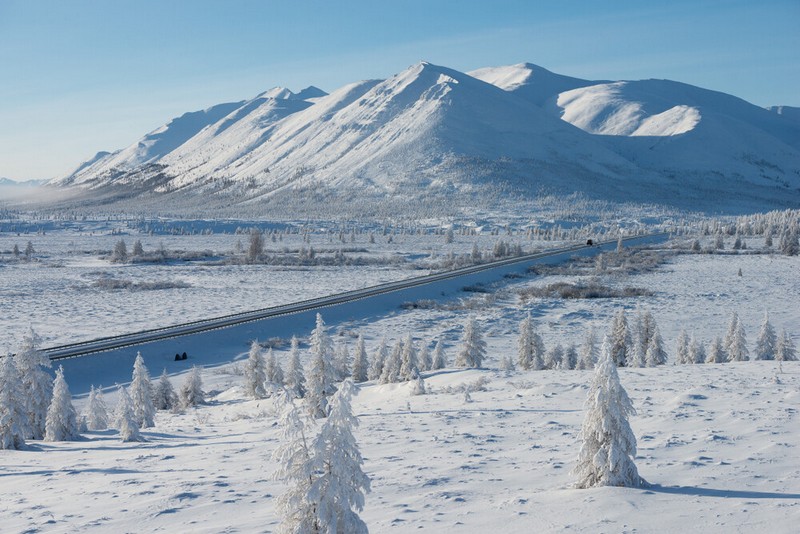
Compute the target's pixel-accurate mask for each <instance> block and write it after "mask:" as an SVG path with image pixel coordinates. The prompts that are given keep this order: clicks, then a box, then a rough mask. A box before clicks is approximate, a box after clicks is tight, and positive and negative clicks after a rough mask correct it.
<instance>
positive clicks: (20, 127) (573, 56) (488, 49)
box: [0, 0, 800, 180]
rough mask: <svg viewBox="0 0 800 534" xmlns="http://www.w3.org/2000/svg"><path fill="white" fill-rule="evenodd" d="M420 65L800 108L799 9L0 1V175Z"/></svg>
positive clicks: (694, 3) (487, 2) (49, 166)
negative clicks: (688, 91)
mask: <svg viewBox="0 0 800 534" xmlns="http://www.w3.org/2000/svg"><path fill="white" fill-rule="evenodd" d="M423 59H424V60H427V61H430V62H432V63H436V64H440V65H445V66H448V67H451V68H454V69H457V70H462V71H467V70H471V69H475V68H479V67H484V66H497V65H508V64H513V63H520V62H525V61H527V62H531V63H536V64H538V65H541V66H543V67H545V68H547V69H550V70H552V71H554V72H558V73H560V74H567V75H571V76H575V77H579V78H589V79H615V80H616V79H642V78H668V79H673V80H678V81H682V82H686V83H690V84H693V85H699V86H701V87H706V88H709V89H715V90H719V91H724V92H726V93H730V94H733V95H736V96H739V97H741V98H744V99H745V100H748V101H750V102H752V103H754V104H757V105H761V106H768V105H778V104H782V105H793V106H800V0H758V1H756V0H747V1H736V0H730V1H724V0H718V1H713V0H712V1H704V0H670V1H665V2H649V1H646V0H636V1H628V0H614V1H611V2H598V1H595V0H587V1H574V0H547V1H538V0H508V1H506V0H477V1H473V0H453V1H444V0H393V1H384V0H353V1H349V0H338V1H337V0H313V1H311V0H281V1H272V0H261V1H255V0H252V1H245V0H218V1H210V0H185V1H180V0H130V1H122V0H94V1H90V0H70V1H64V0H52V1H40V0H0V177H3V176H5V177H8V178H12V179H17V180H23V179H34V178H36V179H41V178H50V177H54V176H57V175H62V174H65V173H66V172H67V171H69V170H70V169H71V168H73V167H74V166H76V165H77V164H78V163H80V162H81V161H83V160H85V159H88V158H89V157H91V156H92V155H94V153H95V152H97V151H100V150H109V151H110V150H116V149H119V148H122V147H124V146H127V145H129V144H131V143H133V142H134V141H136V140H137V139H138V138H139V137H141V136H142V135H143V134H145V133H147V132H148V131H150V130H153V129H155V128H157V127H158V126H160V125H162V124H164V123H166V122H167V121H168V120H169V119H170V118H172V117H174V116H178V115H181V114H182V113H184V112H186V111H193V110H197V109H203V108H206V107H208V106H211V105H214V104H218V103H221V102H230V101H238V100H244V99H246V98H250V97H253V96H255V95H256V94H258V93H260V92H261V91H264V90H266V89H268V88H270V87H273V86H276V85H280V86H286V87H288V88H290V89H292V90H295V91H296V90H299V89H301V88H303V87H305V86H308V85H316V86H318V87H320V88H322V89H325V90H326V91H332V90H334V89H336V88H337V87H340V86H342V85H344V84H345V83H349V82H352V81H357V80H361V79H367V78H385V77H387V76H390V75H392V74H394V73H397V72H399V71H401V70H403V69H404V68H406V67H407V66H409V65H411V64H413V63H416V62H417V61H419V60H423Z"/></svg>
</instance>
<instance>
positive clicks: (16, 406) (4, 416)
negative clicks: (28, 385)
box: [0, 356, 29, 449]
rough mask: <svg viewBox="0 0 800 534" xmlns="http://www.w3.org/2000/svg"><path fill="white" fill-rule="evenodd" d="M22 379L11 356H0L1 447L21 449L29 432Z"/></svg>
mask: <svg viewBox="0 0 800 534" xmlns="http://www.w3.org/2000/svg"><path fill="white" fill-rule="evenodd" d="M24 398H25V397H24V395H23V393H22V381H21V380H20V376H19V372H18V371H17V367H16V365H14V360H13V359H12V358H11V356H5V357H3V358H0V449H21V448H22V447H24V446H25V435H26V434H27V433H28V432H29V429H28V415H27V413H26V410H25V403H24Z"/></svg>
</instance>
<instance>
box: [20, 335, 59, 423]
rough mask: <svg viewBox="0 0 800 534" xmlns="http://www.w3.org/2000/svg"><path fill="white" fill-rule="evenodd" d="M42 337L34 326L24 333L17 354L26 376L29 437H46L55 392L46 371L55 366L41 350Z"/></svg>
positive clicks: (24, 378)
mask: <svg viewBox="0 0 800 534" xmlns="http://www.w3.org/2000/svg"><path fill="white" fill-rule="evenodd" d="M41 341H42V338H40V337H39V336H38V335H37V334H36V332H34V331H33V328H31V329H30V331H29V332H28V333H27V334H26V335H24V336H23V338H22V346H21V347H20V349H19V350H18V351H17V354H16V355H15V356H14V364H15V365H16V367H17V371H18V372H19V376H20V378H21V379H22V391H23V399H24V403H25V414H26V416H27V420H28V426H27V429H26V430H27V435H26V436H25V437H26V438H32V439H42V438H44V433H45V420H46V418H47V408H48V407H49V406H50V399H51V398H52V395H53V378H52V377H51V376H50V373H48V372H47V371H45V369H48V368H50V367H52V364H51V363H50V359H49V358H48V357H47V356H46V355H45V354H44V353H43V352H42V351H40V350H39V345H40V344H41Z"/></svg>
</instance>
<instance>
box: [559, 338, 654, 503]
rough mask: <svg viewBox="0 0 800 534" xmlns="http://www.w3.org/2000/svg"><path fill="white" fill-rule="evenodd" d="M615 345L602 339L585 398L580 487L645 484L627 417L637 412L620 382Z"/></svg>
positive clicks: (578, 474)
mask: <svg viewBox="0 0 800 534" xmlns="http://www.w3.org/2000/svg"><path fill="white" fill-rule="evenodd" d="M612 348H613V345H612V344H611V342H610V341H609V340H608V339H605V340H603V346H602V348H601V354H600V360H599V361H598V363H597V366H596V368H595V374H594V378H593V379H592V384H591V386H590V387H589V393H588V395H587V397H586V405H585V410H586V415H585V416H584V420H583V426H582V428H581V433H580V438H581V441H582V443H581V449H580V453H579V454H578V465H577V466H576V467H575V469H574V471H573V473H574V474H575V475H577V477H578V481H577V483H576V487H578V488H592V487H597V486H627V487H641V486H643V485H645V484H646V483H645V482H644V480H643V479H642V478H641V477H640V476H639V472H638V471H637V469H636V464H635V463H634V461H633V460H634V457H635V456H636V436H634V434H633V431H632V430H631V427H630V424H629V423H628V416H629V415H634V414H635V413H636V411H635V410H634V408H633V404H632V403H631V400H630V398H629V397H628V393H627V392H626V391H625V388H623V387H622V384H620V381H619V374H618V373H617V366H616V362H615V360H614V355H613V352H612Z"/></svg>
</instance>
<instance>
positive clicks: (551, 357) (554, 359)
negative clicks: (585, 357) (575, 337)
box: [544, 343, 564, 369]
mask: <svg viewBox="0 0 800 534" xmlns="http://www.w3.org/2000/svg"><path fill="white" fill-rule="evenodd" d="M563 361H564V347H562V346H561V344H560V343H558V344H556V345H555V346H554V347H552V348H551V349H550V350H548V351H547V354H546V355H545V358H544V368H545V369H561V366H562V364H563Z"/></svg>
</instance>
